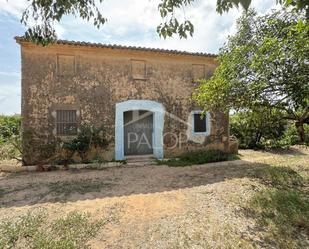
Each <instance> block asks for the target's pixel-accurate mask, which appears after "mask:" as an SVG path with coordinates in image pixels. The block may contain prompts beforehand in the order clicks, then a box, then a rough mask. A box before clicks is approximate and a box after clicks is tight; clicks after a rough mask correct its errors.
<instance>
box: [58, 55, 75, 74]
mask: <svg viewBox="0 0 309 249" xmlns="http://www.w3.org/2000/svg"><path fill="white" fill-rule="evenodd" d="M61 56H64V57H65V56H67V57H73V68H74V70H73V73H70V74H63V73H62V72H60V61H59V60H60V57H61ZM56 75H57V76H58V77H70V76H75V75H76V56H75V54H66V53H57V54H56Z"/></svg>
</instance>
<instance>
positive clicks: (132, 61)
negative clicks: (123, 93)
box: [130, 59, 147, 80]
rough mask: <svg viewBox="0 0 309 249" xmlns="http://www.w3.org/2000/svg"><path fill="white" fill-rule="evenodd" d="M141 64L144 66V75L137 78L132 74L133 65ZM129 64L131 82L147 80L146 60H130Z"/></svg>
mask: <svg viewBox="0 0 309 249" xmlns="http://www.w3.org/2000/svg"><path fill="white" fill-rule="evenodd" d="M140 62H142V63H143V64H144V65H143V66H144V75H143V76H142V77H137V76H135V75H134V74H133V70H134V69H133V67H134V63H140ZM130 64H131V78H132V79H133V80H147V62H146V60H141V59H131V60H130Z"/></svg>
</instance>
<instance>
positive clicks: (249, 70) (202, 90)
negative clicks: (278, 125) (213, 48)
mask: <svg viewBox="0 0 309 249" xmlns="http://www.w3.org/2000/svg"><path fill="white" fill-rule="evenodd" d="M308 31H309V25H308V20H307V19H306V18H305V16H304V15H303V13H296V12H295V11H293V10H291V9H284V10H279V11H274V12H272V13H270V14H267V15H258V14H257V13H256V12H255V11H254V10H249V11H248V13H245V14H244V15H243V16H242V17H241V18H240V19H239V20H238V22H237V32H236V34H235V35H233V36H231V37H229V39H228V42H227V43H226V45H225V46H224V47H223V48H222V49H221V50H220V53H219V61H220V65H219V66H218V67H217V69H216V70H215V73H214V75H213V76H212V77H211V78H210V79H209V80H204V81H201V84H200V86H199V88H198V90H197V93H196V94H195V95H194V99H195V100H196V101H197V102H198V104H199V105H200V106H203V107H204V108H205V110H210V111H211V110H221V111H222V112H228V110H235V111H239V112H245V113H250V112H252V113H254V112H258V111H260V110H261V108H264V109H265V110H271V111H272V112H282V114H283V115H282V119H285V120H289V121H290V122H293V124H294V125H295V126H296V128H297V133H298V136H299V141H300V142H301V143H304V142H305V139H306V134H305V128H304V126H305V125H306V124H307V125H309V84H308V82H309V78H308V73H307V71H308V63H307V60H308V56H309V39H308V37H309V32H308ZM262 114H263V113H262ZM265 114H266V117H265V118H263V116H261V117H260V119H259V122H267V113H265Z"/></svg>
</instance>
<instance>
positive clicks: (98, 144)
mask: <svg viewBox="0 0 309 249" xmlns="http://www.w3.org/2000/svg"><path fill="white" fill-rule="evenodd" d="M108 144H109V141H108V140H107V138H106V131H105V127H104V126H103V125H102V126H100V127H95V126H90V125H83V126H81V128H80V131H79V132H78V133H77V136H76V137H75V138H73V139H72V140H71V141H64V142H60V143H59V148H60V150H64V151H65V155H66V156H65V158H63V159H64V160H71V159H72V157H73V155H74V153H77V154H78V155H79V157H80V159H81V161H82V162H84V163H85V162H88V161H89V158H88V156H89V153H90V152H91V150H97V149H98V148H100V149H105V148H106V147H107V146H108ZM98 158H99V157H98V155H97V154H95V155H94V157H93V159H95V160H96V159H98ZM100 160H102V159H100Z"/></svg>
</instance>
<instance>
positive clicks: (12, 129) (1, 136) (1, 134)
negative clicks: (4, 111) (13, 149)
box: [0, 115, 21, 144]
mask: <svg viewBox="0 0 309 249" xmlns="http://www.w3.org/2000/svg"><path fill="white" fill-rule="evenodd" d="M20 127H21V117H20V116H19V115H13V116H5V115H0V144H1V143H4V142H6V141H8V140H9V139H10V138H11V137H12V136H18V135H19V134H20Z"/></svg>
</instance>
